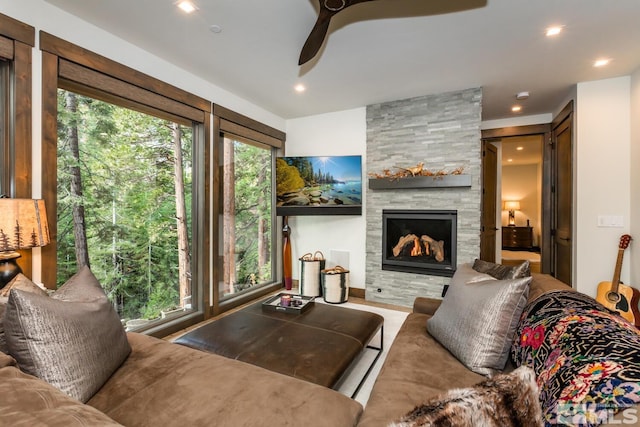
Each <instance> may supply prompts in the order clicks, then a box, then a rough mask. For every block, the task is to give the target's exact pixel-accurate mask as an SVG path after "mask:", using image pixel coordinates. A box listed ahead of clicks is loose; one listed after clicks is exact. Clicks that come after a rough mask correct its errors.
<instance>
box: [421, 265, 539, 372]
mask: <svg viewBox="0 0 640 427" xmlns="http://www.w3.org/2000/svg"><path fill="white" fill-rule="evenodd" d="M469 269H470V266H469V265H468V264H464V265H462V266H460V267H459V268H458V269H457V270H456V273H455V274H454V276H453V278H452V280H451V286H450V288H449V291H448V293H447V295H446V296H445V298H444V300H443V301H442V304H441V305H440V307H439V308H438V310H437V311H436V313H435V314H434V315H433V317H432V318H431V319H429V320H428V321H427V330H428V331H429V333H430V334H431V335H433V337H434V338H435V339H437V340H438V341H439V342H440V343H441V344H442V345H443V346H445V347H446V348H447V349H448V350H449V351H450V352H451V353H452V354H453V355H454V356H456V357H457V358H458V359H459V360H460V361H461V362H462V363H463V364H464V365H465V366H467V367H468V368H469V369H470V370H472V371H474V372H477V373H479V374H482V375H492V374H494V373H496V372H497V371H500V370H502V369H504V367H505V364H506V362H507V359H508V358H509V350H510V348H511V343H512V340H513V336H514V333H515V330H516V327H517V325H518V321H519V319H520V314H521V313H522V310H523V309H524V307H525V305H526V303H527V296H528V293H529V284H530V282H531V277H525V278H520V279H512V280H497V279H493V278H491V279H490V280H482V281H476V282H474V281H471V282H467V281H465V280H461V279H460V278H461V277H465V278H466V277H473V274H470V273H469ZM476 274H477V273H476Z"/></svg>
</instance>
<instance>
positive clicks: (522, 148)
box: [516, 147, 524, 151]
mask: <svg viewBox="0 0 640 427" xmlns="http://www.w3.org/2000/svg"><path fill="white" fill-rule="evenodd" d="M516 150H518V151H522V150H524V147H516Z"/></svg>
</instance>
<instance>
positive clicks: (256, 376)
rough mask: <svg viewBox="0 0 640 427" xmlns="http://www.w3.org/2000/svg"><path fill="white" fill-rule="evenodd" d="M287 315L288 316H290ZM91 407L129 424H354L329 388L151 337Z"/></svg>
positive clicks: (134, 340) (351, 408) (138, 341)
mask: <svg viewBox="0 0 640 427" xmlns="http://www.w3.org/2000/svg"><path fill="white" fill-rule="evenodd" d="M285 316H287V315H285ZM128 336H129V342H130V343H131V348H132V351H131V355H130V356H129V358H127V360H126V361H125V362H124V363H123V364H122V366H121V367H120V369H118V370H117V371H116V372H115V373H114V374H113V376H112V377H111V378H109V381H107V383H106V384H105V385H104V386H103V387H102V388H101V389H100V391H98V393H96V394H95V396H93V397H92V398H91V400H89V402H88V404H89V405H91V406H93V407H94V408H96V409H98V410H100V411H102V412H104V413H105V414H106V415H108V416H109V417H111V418H112V419H114V420H116V421H118V422H119V423H121V424H124V425H126V426H176V425H179V426H209V425H224V426H291V427H293V426H296V427H298V426H355V425H356V422H357V420H358V417H359V416H360V414H361V413H362V406H361V405H360V403H358V402H357V401H355V400H353V399H350V398H349V397H347V396H345V395H343V394H341V393H339V392H337V391H335V390H331V389H329V388H326V387H323V386H320V385H317V384H312V383H310V382H306V381H302V380H299V379H297V378H292V377H289V376H285V375H281V374H278V373H276V372H271V371H268V370H266V369H263V368H260V367H258V366H254V365H250V364H247V363H244V362H240V361H238V360H234V359H229V358H226V357H223V356H220V355H216V354H212V353H206V352H203V351H200V350H195V349H192V348H189V347H186V346H183V345H179V344H174V343H170V342H168V341H165V340H161V339H157V338H153V337H150V336H147V335H142V334H136V333H129V334H128Z"/></svg>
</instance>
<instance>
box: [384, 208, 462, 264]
mask: <svg viewBox="0 0 640 427" xmlns="http://www.w3.org/2000/svg"><path fill="white" fill-rule="evenodd" d="M456 240H457V211H455V210H412V209H399V210H395V209H384V210H383V211H382V269H383V270H392V271H401V272H406V273H417V274H428V275H435V276H449V277H451V276H452V275H453V273H454V272H455V270H456V249H457V243H456Z"/></svg>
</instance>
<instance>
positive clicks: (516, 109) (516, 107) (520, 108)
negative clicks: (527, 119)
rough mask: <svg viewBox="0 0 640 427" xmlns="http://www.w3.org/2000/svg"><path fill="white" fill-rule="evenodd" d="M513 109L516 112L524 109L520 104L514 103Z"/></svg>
mask: <svg viewBox="0 0 640 427" xmlns="http://www.w3.org/2000/svg"><path fill="white" fill-rule="evenodd" d="M511 111H513V112H514V113H519V112H520V111H522V107H521V106H519V105H514V106H513V107H511Z"/></svg>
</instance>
